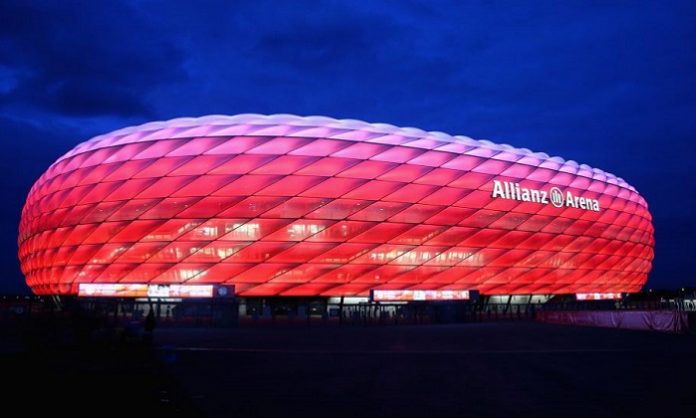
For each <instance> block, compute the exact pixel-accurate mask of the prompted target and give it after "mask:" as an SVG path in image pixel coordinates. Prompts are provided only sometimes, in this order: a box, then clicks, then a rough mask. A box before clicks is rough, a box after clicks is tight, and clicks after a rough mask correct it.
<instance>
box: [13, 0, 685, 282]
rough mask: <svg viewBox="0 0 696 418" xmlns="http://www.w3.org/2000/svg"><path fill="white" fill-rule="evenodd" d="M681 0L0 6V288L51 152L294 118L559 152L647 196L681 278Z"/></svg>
mask: <svg viewBox="0 0 696 418" xmlns="http://www.w3.org/2000/svg"><path fill="white" fill-rule="evenodd" d="M694 22H696V2H693V1H687V2H679V1H669V2H664V1H652V2H643V1H625V2H592V1H587V0H583V1H560V2H559V1H548V2H535V1H514V2H512V1H511V2H490V1H480V2H479V1H476V2H474V1H452V2H439V1H427V2H426V1H424V2H410V1H398V2H397V1H394V2H378V1H364V2H360V1H345V2H333V1H326V2H320V1H309V2H301V1H294V0H293V1H276V2H270V1H269V2H266V1H259V0H256V1H248V2H230V1H221V2H207V1H195V2H186V3H184V2H181V3H175V2H171V1H143V2H130V1H126V2H121V1H119V2H107V1H84V2H75V1H55V2H41V1H28V0H20V1H13V0H9V1H8V0H3V1H2V2H0V141H1V143H2V146H3V158H2V159H1V160H0V169H1V170H2V172H1V173H0V182H1V187H2V189H3V191H4V199H5V202H4V204H3V205H2V206H0V210H1V211H2V213H1V214H0V215H1V217H0V273H1V274H2V275H1V277H2V278H1V279H0V292H26V291H28V290H27V288H26V286H25V285H24V283H23V277H22V275H21V272H20V270H19V263H18V261H17V256H16V253H17V243H16V236H17V225H18V222H19V214H20V211H21V207H22V205H23V202H24V199H25V197H26V194H27V192H28V191H29V188H30V187H31V185H32V183H33V182H34V181H35V180H36V179H37V178H38V176H39V175H40V174H41V173H42V172H43V171H44V170H45V169H46V168H47V167H48V166H49V165H50V164H51V163H52V162H53V161H54V160H55V159H56V158H58V157H59V156H60V155H61V154H63V153H65V152H67V151H68V150H69V149H70V148H72V147H73V146H74V145H76V144H78V143H79V142H82V141H84V140H87V139H89V138H90V137H91V136H94V135H97V134H100V133H105V132H108V131H111V130H114V129H117V128H121V127H124V126H127V125H132V124H140V123H143V122H147V121H150V120H161V119H170V118H174V117H179V116H199V115H206V114H211V113H217V114H236V113H295V114H299V115H327V116H333V117H337V118H356V119H362V120H365V121H368V122H386V123H391V124H394V125H400V126H415V127H418V128H422V129H426V130H439V131H444V132H447V133H451V134H462V135H468V136H471V137H474V138H478V139H490V140H493V141H495V142H502V143H509V144H512V145H515V146H518V147H526V148H530V149H532V150H534V151H543V152H546V153H549V154H551V155H560V156H562V157H564V158H567V159H573V160H576V161H578V162H581V163H587V164H589V165H591V166H595V167H599V168H602V169H604V170H606V171H609V172H612V173H615V174H616V175H618V176H620V177H623V178H624V179H626V180H627V181H628V182H629V183H631V184H632V185H634V186H635V187H636V188H637V189H638V191H639V192H640V193H641V194H642V195H643V196H644V197H645V198H646V199H647V201H648V203H649V205H650V210H651V212H652V214H653V217H654V225H655V229H656V251H655V264H654V269H653V272H652V273H651V274H650V280H649V283H648V286H649V287H656V288H661V287H676V286H683V285H692V286H693V285H696V273H695V272H696V245H694V241H695V240H696V220H695V219H696V216H695V215H694V213H693V212H694V210H695V209H696V187H694V186H695V185H696V181H695V180H694V169H695V168H696V167H695V165H696V164H695V163H694V161H695V158H696V142H695V141H696V81H695V80H696V77H695V74H696V47H695V46H696V24H694Z"/></svg>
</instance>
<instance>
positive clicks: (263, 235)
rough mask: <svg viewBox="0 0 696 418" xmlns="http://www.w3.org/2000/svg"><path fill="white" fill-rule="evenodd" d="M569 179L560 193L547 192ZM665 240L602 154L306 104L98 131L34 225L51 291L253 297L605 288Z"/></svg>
mask: <svg viewBox="0 0 696 418" xmlns="http://www.w3.org/2000/svg"><path fill="white" fill-rule="evenodd" d="M496 184H497V186H496ZM503 185H504V186H503ZM553 188H557V189H558V190H559V191H560V193H561V196H560V198H559V199H557V201H556V203H560V204H558V205H556V204H553V203H550V201H547V203H544V202H541V201H539V198H534V199H532V198H530V195H531V193H532V192H531V191H532V190H533V191H535V192H534V193H541V192H542V191H543V192H545V193H549V192H550V190H551V189H553ZM506 190H507V192H506ZM524 190H527V192H524ZM511 191H512V192H511ZM524 193H527V194H526V195H523V194H524ZM567 194H570V196H571V197H570V199H569V200H568V198H567ZM575 201H577V202H581V203H578V204H575V203H574V202H575ZM568 202H570V203H568ZM588 202H596V203H597V206H598V210H594V209H592V208H590V209H588ZM589 206H591V204H590V205H589ZM653 247H654V239H653V227H652V223H651V215H650V213H649V212H648V209H647V204H646V202H645V200H644V199H643V198H642V197H641V196H640V195H639V194H638V192H637V191H636V190H635V189H634V188H633V187H631V186H630V185H629V184H627V183H626V182H625V181H623V180H622V179H620V178H618V177H616V176H614V175H612V174H609V173H606V172H604V171H602V170H596V169H593V168H590V167H587V166H585V165H580V164H577V163H575V162H573V161H564V160H563V159H561V158H559V157H553V158H551V157H548V156H546V155H545V154H542V153H532V152H530V151H528V150H525V149H515V148H513V147H509V146H502V145H496V144H492V143H490V142H487V141H476V140H473V139H470V138H466V137H451V136H448V135H446V134H442V133H437V134H429V133H427V132H423V131H419V130H417V129H412V128H409V129H401V128H396V127H393V126H389V125H370V124H367V123H363V122H359V121H338V120H332V119H329V118H316V117H310V118H300V117H295V116H288V115H276V116H261V115H238V116H232V117H227V116H210V117H205V118H199V119H180V120H174V121H170V122H164V123H156V124H151V125H150V124H148V125H144V126H142V127H135V128H128V129H127V130H125V131H117V132H113V133H110V134H106V135H101V136H99V137H96V138H94V139H92V140H90V141H87V142H85V143H83V144H81V145H80V146H78V147H77V148H75V149H73V150H71V151H69V152H68V153H67V154H66V155H64V156H63V157H61V158H60V159H59V160H58V161H57V162H56V163H54V164H53V165H52V166H51V167H50V168H49V169H48V170H47V171H46V172H45V173H44V174H43V175H42V176H41V177H40V178H39V179H38V180H37V181H36V183H35V184H34V186H33V187H32V189H31V190H30V192H29V196H28V197H27V201H26V204H25V206H24V209H23V211H22V217H21V223H20V227H19V258H20V262H21V268H22V271H23V273H24V274H25V276H26V281H27V284H28V285H29V286H30V287H31V288H32V290H33V291H34V292H35V293H37V294H76V293H78V292H79V291H80V285H103V286H104V287H99V286H98V287H96V288H93V289H92V291H93V293H99V292H102V293H109V294H113V295H118V294H121V293H123V292H126V293H127V292H131V291H133V292H135V290H133V289H136V287H137V286H149V285H153V284H158V285H185V284H193V283H206V284H220V283H234V284H235V286H236V288H237V289H238V290H239V294H240V295H242V296H319V295H321V296H367V295H368V294H369V291H370V290H371V289H375V290H379V291H394V292H405V291H408V292H420V291H423V292H444V291H448V292H455V291H466V290H469V289H477V290H480V291H481V292H482V293H484V294H529V293H542V294H558V293H565V294H579V295H588V296H579V298H582V297H584V298H585V299H583V300H588V298H593V297H594V295H595V294H599V295H612V294H620V293H621V292H635V291H638V290H639V289H640V288H641V286H642V285H643V284H644V283H645V281H646V279H647V275H648V273H649V271H650V269H651V267H652V259H653ZM108 286H113V287H111V288H110V287H108ZM119 286H121V287H119ZM123 286H125V287H123ZM129 286H134V287H132V288H129ZM85 289H89V286H87V287H85ZM95 289H96V290H95ZM128 289H131V290H128ZM170 289H173V288H171V287H170ZM119 292H121V293H119ZM172 292H175V291H174V290H172ZM408 292H407V293H405V294H407V295H408V294H409V293H408ZM451 294H452V293H450V295H451ZM414 295H415V293H412V294H411V296H408V297H415V296H414ZM418 295H420V293H419V294H418ZM433 295H437V293H433ZM400 297H401V296H400ZM404 297H405V296H404ZM418 297H420V296H418ZM427 297H431V296H427ZM432 297H433V298H437V297H439V296H432Z"/></svg>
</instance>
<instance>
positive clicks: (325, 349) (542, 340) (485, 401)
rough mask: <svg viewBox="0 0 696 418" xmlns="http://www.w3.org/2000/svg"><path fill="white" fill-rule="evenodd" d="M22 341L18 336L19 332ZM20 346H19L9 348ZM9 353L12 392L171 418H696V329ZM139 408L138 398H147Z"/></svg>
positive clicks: (374, 331) (484, 326) (245, 338)
mask: <svg viewBox="0 0 696 418" xmlns="http://www.w3.org/2000/svg"><path fill="white" fill-rule="evenodd" d="M7 341H9V340H7ZM6 344H8V343H7V342H6ZM153 348H154V349H153V350H150V349H148V348H146V347H142V346H141V345H140V343H121V344H113V343H112V344H95V343H88V344H86V345H84V346H82V348H81V349H79V350H77V349H74V348H72V349H68V348H51V347H45V348H44V349H42V350H33V351H30V352H16V350H9V352H7V353H5V354H3V369H4V370H10V374H11V375H12V377H11V379H10V380H9V381H10V382H14V384H13V389H12V390H11V392H12V393H13V394H15V395H17V396H19V395H22V394H24V395H25V399H27V398H26V395H27V394H30V396H32V397H41V398H43V399H45V400H46V401H45V402H44V401H42V403H40V404H36V406H34V405H35V404H32V403H28V401H26V400H23V401H20V400H19V398H18V397H8V399H11V400H10V402H13V401H12V400H15V401H17V402H21V404H23V405H24V406H25V407H28V408H39V409H40V408H44V407H46V405H49V404H50V403H54V405H55V407H57V408H58V409H60V410H67V409H71V410H78V408H79V410H80V411H83V413H84V414H86V415H91V414H90V413H89V412H88V409H87V408H96V409H98V410H100V411H103V412H104V411H105V412H126V413H135V412H136V411H137V412H138V414H141V413H144V412H154V413H161V414H168V416H175V415H178V416H194V415H210V416H231V417H232V416H234V417H245V416H251V417H266V416H283V417H296V416H301V417H310V416H322V417H342V416H346V417H348V416H350V417H358V416H404V417H405V416H431V417H433V416H537V417H539V416H556V417H559V416H592V417H611V416H660V417H666V416H687V417H691V416H694V411H696V386H695V385H694V384H693V382H694V376H696V362H694V358H695V355H696V337H695V336H694V335H685V336H677V335H666V334H658V333H650V332H640V331H622V330H611V329H597V328H577V327H563V326H557V325H546V324H538V323H530V322H515V323H510V322H500V323H476V324H462V325H440V326H400V327H343V328H338V327H325V328H321V327H314V328H290V327H284V328H281V327H276V328H271V327H256V328H239V329H174V328H171V329H157V330H156V331H155V340H154V343H153ZM136 405H138V406H136Z"/></svg>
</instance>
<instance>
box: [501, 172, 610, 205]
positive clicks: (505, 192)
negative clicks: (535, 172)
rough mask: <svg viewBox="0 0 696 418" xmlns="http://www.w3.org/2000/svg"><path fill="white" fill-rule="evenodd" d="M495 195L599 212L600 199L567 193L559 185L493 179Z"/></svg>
mask: <svg viewBox="0 0 696 418" xmlns="http://www.w3.org/2000/svg"><path fill="white" fill-rule="evenodd" d="M492 196H493V197H495V198H502V199H511V200H517V201H520V202H533V203H541V204H544V205H547V204H549V203H550V204H552V205H554V206H555V207H557V208H562V207H568V208H576V209H583V210H591V211H594V212H599V200H597V199H590V198H587V197H582V196H575V195H573V193H572V192H570V191H568V192H566V193H565V194H563V192H562V191H561V189H559V188H558V187H555V186H554V187H551V188H550V189H548V190H538V189H530V188H526V187H521V186H520V184H519V183H513V182H509V181H499V180H493V194H492Z"/></svg>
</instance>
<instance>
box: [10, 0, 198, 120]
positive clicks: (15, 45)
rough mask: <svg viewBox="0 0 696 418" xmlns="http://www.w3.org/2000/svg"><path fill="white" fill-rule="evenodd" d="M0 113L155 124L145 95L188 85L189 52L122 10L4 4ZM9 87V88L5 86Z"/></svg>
mask: <svg viewBox="0 0 696 418" xmlns="http://www.w3.org/2000/svg"><path fill="white" fill-rule="evenodd" d="M0 16H8V17H11V18H7V19H4V21H3V25H0V63H2V65H3V66H4V67H5V68H7V69H9V70H6V73H11V74H13V75H14V79H13V80H14V81H15V84H14V86H12V88H7V87H6V88H4V89H2V90H0V105H2V106H4V107H5V108H7V107H10V106H12V105H21V106H28V107H33V108H38V109H43V110H50V111H52V112H55V113H57V114H62V115H74V116H84V115H122V116H133V115H135V114H140V115H143V116H153V113H152V111H151V106H150V104H149V103H148V102H147V96H146V92H147V91H148V90H149V89H150V88H151V87H152V86H156V85H161V84H164V83H170V82H175V81H179V82H181V81H183V80H185V72H184V71H183V70H182V68H181V65H182V63H183V56H184V54H183V52H182V51H181V50H180V49H179V48H178V47H177V46H176V45H175V44H173V43H172V42H171V41H169V40H168V39H167V38H166V36H165V35H164V34H162V33H160V31H159V30H158V28H155V27H152V26H149V25H148V23H147V21H146V20H145V19H144V17H143V16H141V15H139V14H138V13H137V12H136V11H135V10H134V9H133V8H131V7H129V6H128V4H126V3H122V2H91V1H81V2H65V3H63V2H59V3H50V2H48V3H42V4H41V5H40V6H39V5H36V4H33V3H31V2H24V1H16V2H15V1H9V2H2V3H0ZM3 84H5V85H7V84H6V83H3Z"/></svg>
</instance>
